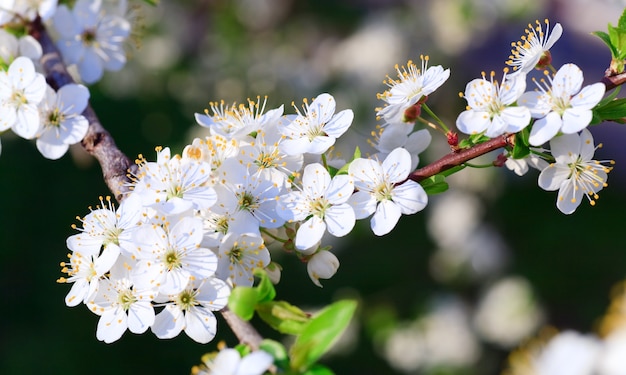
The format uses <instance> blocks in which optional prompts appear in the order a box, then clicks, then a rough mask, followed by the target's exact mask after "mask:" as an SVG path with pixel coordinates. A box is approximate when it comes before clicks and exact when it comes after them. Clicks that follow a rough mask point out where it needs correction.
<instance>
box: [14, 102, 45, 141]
mask: <svg viewBox="0 0 626 375" xmlns="http://www.w3.org/2000/svg"><path fill="white" fill-rule="evenodd" d="M40 127H41V124H40V122H39V111H38V110H37V107H35V106H34V105H30V104H22V105H21V106H20V107H19V109H18V110H17V119H16V121H15V124H13V127H12V128H11V129H13V132H15V134H17V135H19V136H20V137H22V138H25V139H33V138H35V136H36V135H37V133H38V132H39V129H40Z"/></svg>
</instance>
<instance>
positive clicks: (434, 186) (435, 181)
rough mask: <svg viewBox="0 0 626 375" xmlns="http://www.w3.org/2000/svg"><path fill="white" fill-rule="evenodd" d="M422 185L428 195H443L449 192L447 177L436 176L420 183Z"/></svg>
mask: <svg viewBox="0 0 626 375" xmlns="http://www.w3.org/2000/svg"><path fill="white" fill-rule="evenodd" d="M420 185H422V188H424V191H425V192H426V194H428V195H435V194H439V193H443V192H444V191H446V190H448V183H447V182H446V177H445V176H444V175H442V174H436V175H434V176H430V177H428V178H426V179H423V180H422V181H420Z"/></svg>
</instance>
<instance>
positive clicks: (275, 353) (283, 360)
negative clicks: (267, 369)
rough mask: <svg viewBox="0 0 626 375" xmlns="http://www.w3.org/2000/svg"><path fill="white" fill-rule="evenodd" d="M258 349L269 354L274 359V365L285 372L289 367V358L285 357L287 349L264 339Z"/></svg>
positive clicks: (275, 342) (276, 342)
mask: <svg viewBox="0 0 626 375" xmlns="http://www.w3.org/2000/svg"><path fill="white" fill-rule="evenodd" d="M259 349H261V350H263V351H265V352H267V353H269V354H270V355H271V356H272V357H274V364H275V365H276V366H278V367H279V368H281V369H284V370H286V369H287V367H288V366H289V356H288V355H287V349H285V346H284V345H283V344H281V343H279V342H278V341H274V340H270V339H264V340H263V341H261V343H260V344H259Z"/></svg>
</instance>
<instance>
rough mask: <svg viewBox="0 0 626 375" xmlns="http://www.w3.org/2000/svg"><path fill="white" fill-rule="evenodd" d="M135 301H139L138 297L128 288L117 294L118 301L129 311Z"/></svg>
mask: <svg viewBox="0 0 626 375" xmlns="http://www.w3.org/2000/svg"><path fill="white" fill-rule="evenodd" d="M135 302H137V298H136V297H135V296H134V295H133V292H131V291H130V290H128V289H126V290H124V291H122V292H120V293H119V294H118V295H117V303H119V304H120V306H121V307H122V308H123V309H124V310H125V311H128V309H130V306H131V305H132V304H133V303H135Z"/></svg>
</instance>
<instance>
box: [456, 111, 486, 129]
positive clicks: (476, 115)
mask: <svg viewBox="0 0 626 375" xmlns="http://www.w3.org/2000/svg"><path fill="white" fill-rule="evenodd" d="M489 124H491V120H490V119H489V113H488V112H486V111H474V110H471V109H470V110H467V111H463V112H461V114H460V115H459V117H457V119H456V127H457V129H459V131H460V132H462V133H465V134H478V133H482V132H484V131H485V130H486V129H487V127H488V126H489Z"/></svg>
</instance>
